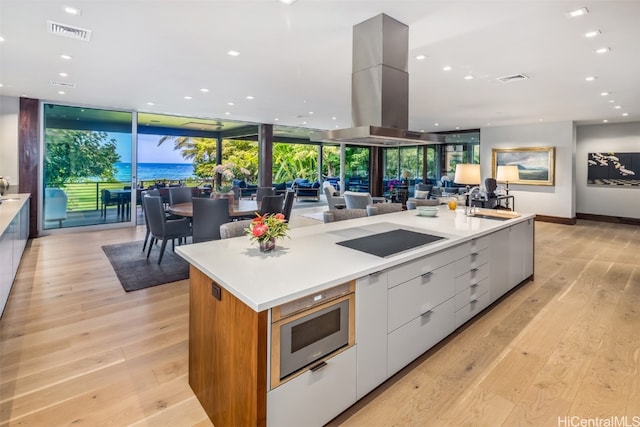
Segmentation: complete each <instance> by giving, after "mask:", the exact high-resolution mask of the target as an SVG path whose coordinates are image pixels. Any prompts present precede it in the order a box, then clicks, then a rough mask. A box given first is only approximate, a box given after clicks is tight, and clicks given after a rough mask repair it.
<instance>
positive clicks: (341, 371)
mask: <svg viewBox="0 0 640 427" xmlns="http://www.w3.org/2000/svg"><path fill="white" fill-rule="evenodd" d="M326 362H327V365H326V366H325V367H323V368H321V369H319V370H317V371H316V372H312V371H307V372H305V373H304V374H302V375H299V376H297V377H296V378H294V379H292V380H291V381H288V382H286V383H285V384H282V385H281V386H279V387H277V388H275V389H273V390H271V391H269V392H268V393H267V425H268V426H323V425H325V424H326V423H327V422H329V421H330V420H331V419H333V418H334V417H336V416H337V415H338V414H339V413H340V412H342V411H344V410H345V409H347V408H348V407H349V406H351V405H352V404H353V403H355V401H356V346H353V347H351V348H349V349H347V350H345V351H343V352H342V353H340V354H338V355H336V356H334V357H332V358H330V359H328V360H327V361H326Z"/></svg>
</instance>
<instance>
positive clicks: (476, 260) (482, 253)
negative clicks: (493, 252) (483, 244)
mask: <svg viewBox="0 0 640 427" xmlns="http://www.w3.org/2000/svg"><path fill="white" fill-rule="evenodd" d="M487 262H489V249H482V250H479V251H474V252H471V255H470V262H469V265H470V267H471V268H477V267H479V266H481V265H482V264H486V263H487Z"/></svg>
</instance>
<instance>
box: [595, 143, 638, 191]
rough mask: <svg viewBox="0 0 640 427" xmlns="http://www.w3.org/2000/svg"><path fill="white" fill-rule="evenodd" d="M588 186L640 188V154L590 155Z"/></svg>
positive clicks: (602, 153)
mask: <svg viewBox="0 0 640 427" xmlns="http://www.w3.org/2000/svg"><path fill="white" fill-rule="evenodd" d="M587 165H588V167H587V184H588V185H602V186H618V187H620V186H624V187H634V188H640V153H604V152H601V153H589V159H588V160H587Z"/></svg>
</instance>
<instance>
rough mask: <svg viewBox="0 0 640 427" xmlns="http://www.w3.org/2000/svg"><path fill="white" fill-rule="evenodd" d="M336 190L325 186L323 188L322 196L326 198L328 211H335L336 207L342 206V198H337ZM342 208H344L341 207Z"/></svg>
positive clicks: (330, 186) (331, 186)
mask: <svg viewBox="0 0 640 427" xmlns="http://www.w3.org/2000/svg"><path fill="white" fill-rule="evenodd" d="M338 194H340V193H338V190H336V188H335V187H334V186H333V185H330V184H329V185H326V186H325V187H324V195H325V196H326V198H327V205H328V206H329V209H336V205H344V204H345V203H344V197H342V196H339V195H338ZM343 207H344V206H343Z"/></svg>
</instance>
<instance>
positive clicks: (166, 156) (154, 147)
mask: <svg viewBox="0 0 640 427" xmlns="http://www.w3.org/2000/svg"><path fill="white" fill-rule="evenodd" d="M112 138H113V139H115V140H116V141H117V152H118V154H119V155H120V161H121V162H122V163H131V134H128V133H116V132H109V138H108V139H112ZM160 138H161V136H160V135H146V134H138V163H186V164H191V163H193V162H192V161H189V160H185V159H183V158H182V155H181V154H180V151H176V150H174V149H173V141H166V142H164V143H163V144H162V145H160V146H158V140H159V139H160Z"/></svg>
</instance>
